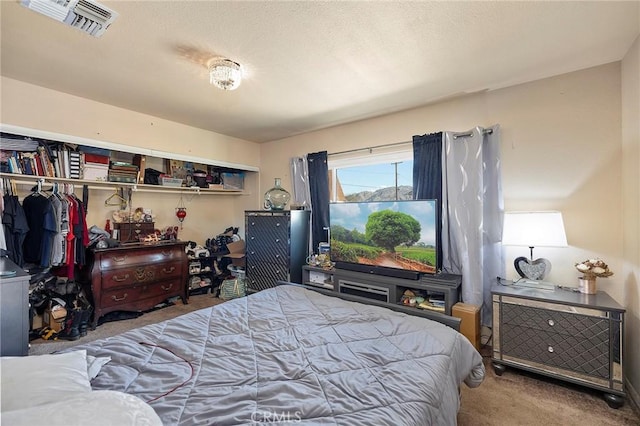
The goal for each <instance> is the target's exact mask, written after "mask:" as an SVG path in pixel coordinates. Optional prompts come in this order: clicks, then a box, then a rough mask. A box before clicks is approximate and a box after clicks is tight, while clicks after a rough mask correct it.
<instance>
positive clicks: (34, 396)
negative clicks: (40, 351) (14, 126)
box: [0, 350, 91, 411]
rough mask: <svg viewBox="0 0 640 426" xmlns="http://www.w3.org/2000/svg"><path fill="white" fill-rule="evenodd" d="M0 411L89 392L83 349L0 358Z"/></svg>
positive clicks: (17, 408) (27, 406)
mask: <svg viewBox="0 0 640 426" xmlns="http://www.w3.org/2000/svg"><path fill="white" fill-rule="evenodd" d="M0 383H1V388H0V391H1V392H2V395H1V396H2V398H0V399H1V402H2V404H1V411H10V410H19V409H23V408H29V407H33V406H37V405H41V404H47V403H51V402H54V401H60V400H61V399H64V398H65V397H66V396H70V395H74V394H77V393H84V392H90V391H91V384H90V383H89V376H88V374H87V351H84V350H83V351H73V352H68V353H64V354H51V355H36V356H25V357H2V358H0Z"/></svg>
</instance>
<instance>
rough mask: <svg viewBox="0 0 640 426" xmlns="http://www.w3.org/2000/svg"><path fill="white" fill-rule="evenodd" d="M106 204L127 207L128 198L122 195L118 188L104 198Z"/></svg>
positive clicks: (121, 207)
mask: <svg viewBox="0 0 640 426" xmlns="http://www.w3.org/2000/svg"><path fill="white" fill-rule="evenodd" d="M104 205H105V206H118V207H120V209H124V208H126V207H127V200H126V199H125V198H123V197H122V195H120V193H119V190H118V188H116V189H115V191H114V193H113V194H111V195H110V196H109V197H108V198H107V199H106V200H104Z"/></svg>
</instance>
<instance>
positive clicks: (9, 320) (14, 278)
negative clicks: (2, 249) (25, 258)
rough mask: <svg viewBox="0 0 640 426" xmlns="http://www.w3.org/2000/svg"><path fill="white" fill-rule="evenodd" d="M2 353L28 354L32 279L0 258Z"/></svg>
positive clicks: (0, 349)
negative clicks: (0, 276) (30, 283)
mask: <svg viewBox="0 0 640 426" xmlns="http://www.w3.org/2000/svg"><path fill="white" fill-rule="evenodd" d="M0 272H1V273H2V274H1V275H2V279H0V355H1V356H24V355H27V354H28V353H29V278H30V275H29V274H27V273H26V272H25V271H24V270H23V269H22V268H20V267H19V266H18V265H16V264H15V263H13V262H12V261H11V260H9V259H7V258H5V257H0Z"/></svg>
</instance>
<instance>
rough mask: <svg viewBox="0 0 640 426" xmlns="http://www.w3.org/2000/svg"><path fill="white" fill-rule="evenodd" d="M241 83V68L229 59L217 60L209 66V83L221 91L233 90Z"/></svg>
mask: <svg viewBox="0 0 640 426" xmlns="http://www.w3.org/2000/svg"><path fill="white" fill-rule="evenodd" d="M241 81H242V67H241V66H240V64H239V63H237V62H234V61H232V60H230V59H225V58H218V59H214V60H213V61H211V63H210V64H209V82H210V83H211V84H213V85H214V86H216V87H218V88H220V89H222V90H235V89H237V88H238V86H240V82H241Z"/></svg>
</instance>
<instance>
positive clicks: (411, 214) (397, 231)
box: [329, 200, 438, 279]
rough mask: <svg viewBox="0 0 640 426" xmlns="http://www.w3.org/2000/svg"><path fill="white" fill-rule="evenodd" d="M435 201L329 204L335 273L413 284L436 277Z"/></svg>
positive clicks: (332, 258)
mask: <svg viewBox="0 0 640 426" xmlns="http://www.w3.org/2000/svg"><path fill="white" fill-rule="evenodd" d="M436 205H437V204H436V200H408V201H367V202H346V203H331V204H329V222H330V228H331V233H330V238H331V242H330V244H331V248H330V253H331V261H332V262H335V263H336V268H339V269H347V270H352V271H358V272H367V273H372V274H378V275H386V276H393V277H398V278H407V279H419V278H420V275H421V274H425V273H426V274H435V273H436V272H437V267H436V265H437V264H438V263H437V250H436V248H437V238H436V228H437V223H438V218H437V216H438V212H437V209H436Z"/></svg>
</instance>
